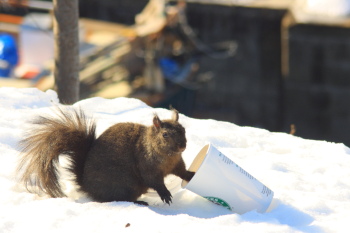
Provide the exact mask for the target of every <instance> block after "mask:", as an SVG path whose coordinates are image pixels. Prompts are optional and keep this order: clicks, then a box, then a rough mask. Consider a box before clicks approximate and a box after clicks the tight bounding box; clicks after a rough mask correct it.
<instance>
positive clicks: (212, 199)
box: [204, 197, 232, 210]
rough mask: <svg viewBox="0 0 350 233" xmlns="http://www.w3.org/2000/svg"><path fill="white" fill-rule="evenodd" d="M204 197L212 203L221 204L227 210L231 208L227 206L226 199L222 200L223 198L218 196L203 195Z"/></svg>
mask: <svg viewBox="0 0 350 233" xmlns="http://www.w3.org/2000/svg"><path fill="white" fill-rule="evenodd" d="M204 198H206V199H207V200H209V201H211V202H213V203H214V204H217V205H221V206H223V207H225V208H226V209H228V210H232V209H231V207H230V206H229V204H228V203H227V202H226V201H224V200H222V199H220V198H217V197H204Z"/></svg>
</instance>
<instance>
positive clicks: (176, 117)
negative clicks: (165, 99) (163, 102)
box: [170, 106, 179, 121]
mask: <svg viewBox="0 0 350 233" xmlns="http://www.w3.org/2000/svg"><path fill="white" fill-rule="evenodd" d="M170 109H171V110H172V111H173V115H172V117H171V118H172V120H173V121H179V112H178V111H177V110H176V109H175V108H173V107H172V106H170Z"/></svg>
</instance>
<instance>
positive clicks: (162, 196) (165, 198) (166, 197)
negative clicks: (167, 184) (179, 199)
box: [158, 189, 172, 205]
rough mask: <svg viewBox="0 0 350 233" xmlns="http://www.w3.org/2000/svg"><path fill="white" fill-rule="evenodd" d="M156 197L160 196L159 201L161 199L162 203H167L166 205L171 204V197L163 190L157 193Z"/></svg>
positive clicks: (167, 191)
mask: <svg viewBox="0 0 350 233" xmlns="http://www.w3.org/2000/svg"><path fill="white" fill-rule="evenodd" d="M158 195H159V196H160V199H162V201H163V202H164V203H167V204H168V205H170V203H172V201H171V199H172V196H171V193H170V192H169V190H167V189H165V190H162V191H161V192H159V191H158Z"/></svg>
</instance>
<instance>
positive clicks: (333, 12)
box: [296, 0, 350, 17]
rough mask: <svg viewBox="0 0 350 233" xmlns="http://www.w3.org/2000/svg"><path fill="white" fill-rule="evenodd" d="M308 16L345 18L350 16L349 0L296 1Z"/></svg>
mask: <svg viewBox="0 0 350 233" xmlns="http://www.w3.org/2000/svg"><path fill="white" fill-rule="evenodd" d="M296 2H297V4H301V5H300V7H301V8H302V9H303V10H304V11H305V12H306V13H308V14H312V15H320V16H330V17H344V16H348V15H349V14H350V1H349V0H296Z"/></svg>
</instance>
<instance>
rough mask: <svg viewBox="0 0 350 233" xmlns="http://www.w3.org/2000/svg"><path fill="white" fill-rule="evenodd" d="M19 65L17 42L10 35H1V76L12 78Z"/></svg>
mask: <svg viewBox="0 0 350 233" xmlns="http://www.w3.org/2000/svg"><path fill="white" fill-rule="evenodd" d="M17 63H18V50H17V45H16V40H15V38H14V37H13V36H11V35H9V34H0V76H1V77H10V76H11V73H12V70H13V68H14V67H15V66H16V65H17Z"/></svg>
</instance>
